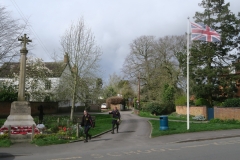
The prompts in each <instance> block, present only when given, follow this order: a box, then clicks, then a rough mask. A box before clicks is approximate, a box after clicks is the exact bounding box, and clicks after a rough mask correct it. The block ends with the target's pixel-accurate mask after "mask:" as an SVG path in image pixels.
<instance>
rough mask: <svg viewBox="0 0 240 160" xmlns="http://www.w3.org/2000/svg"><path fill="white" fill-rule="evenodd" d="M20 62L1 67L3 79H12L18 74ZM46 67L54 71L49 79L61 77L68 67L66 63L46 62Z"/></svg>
mask: <svg viewBox="0 0 240 160" xmlns="http://www.w3.org/2000/svg"><path fill="white" fill-rule="evenodd" d="M19 64H20V63H19V62H6V63H4V64H3V65H2V66H1V67H0V77H1V78H11V77H13V74H14V73H15V74H18V73H19V71H20V67H19ZM44 64H45V67H47V68H48V69H49V70H51V71H52V74H51V75H49V77H60V76H61V74H62V72H63V70H64V69H65V67H66V66H67V64H66V63H64V62H44Z"/></svg>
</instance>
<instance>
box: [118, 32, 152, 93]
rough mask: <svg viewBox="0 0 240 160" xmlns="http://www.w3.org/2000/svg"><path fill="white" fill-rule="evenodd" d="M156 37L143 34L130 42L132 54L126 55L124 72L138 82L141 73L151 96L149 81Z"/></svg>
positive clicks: (142, 80) (143, 83)
mask: <svg viewBox="0 0 240 160" xmlns="http://www.w3.org/2000/svg"><path fill="white" fill-rule="evenodd" d="M153 44H154V37H153V36H141V37H139V38H137V39H135V40H134V41H133V42H132V43H131V44H130V50H131V51H130V54H129V55H128V56H127V57H126V59H125V62H124V65H123V72H124V74H125V75H126V76H127V77H128V78H129V79H131V80H133V82H137V77H138V75H139V74H140V75H141V76H140V77H141V82H142V85H143V86H145V87H146V88H147V89H146V91H147V96H149V94H150V93H149V92H148V91H149V88H148V87H149V85H148V84H149V82H150V78H151V74H152V73H151V71H152V70H151V65H152V62H153V61H154V48H153Z"/></svg>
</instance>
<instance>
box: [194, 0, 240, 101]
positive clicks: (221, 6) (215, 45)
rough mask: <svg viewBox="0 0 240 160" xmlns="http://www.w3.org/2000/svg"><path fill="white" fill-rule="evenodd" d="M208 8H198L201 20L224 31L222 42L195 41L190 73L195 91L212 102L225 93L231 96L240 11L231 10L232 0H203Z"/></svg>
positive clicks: (237, 47) (198, 15)
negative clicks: (201, 11) (228, 0)
mask: <svg viewBox="0 0 240 160" xmlns="http://www.w3.org/2000/svg"><path fill="white" fill-rule="evenodd" d="M200 6H202V7H203V8H204V12H203V13H200V12H196V14H195V16H194V19H195V22H197V23H204V24H205V25H208V26H209V27H211V28H212V29H214V30H215V31H217V32H218V33H219V34H220V35H221V41H220V42H204V41H194V42H193V43H192V46H191V50H190V53H191V57H190V77H191V79H192V80H193V81H194V82H195V84H194V86H193V88H192V89H193V92H194V94H195V95H196V96H197V97H199V98H205V99H207V100H208V102H209V104H210V105H212V102H213V100H214V99H215V98H216V97H217V96H218V95H219V93H221V92H222V93H223V94H225V95H228V96H231V95H230V93H232V92H233V90H232V89H234V88H233V87H229V85H230V83H229V82H231V81H232V80H233V79H232V78H231V77H229V76H227V77H228V78H226V75H229V73H230V70H229V68H230V67H231V63H232V61H233V60H235V59H236V57H237V54H236V52H234V51H236V49H239V40H240V39H239V15H240V14H239V15H238V16H236V15H235V14H233V13H232V12H231V11H230V10H229V6H230V3H227V4H225V2H224V0H202V3H201V4H200Z"/></svg>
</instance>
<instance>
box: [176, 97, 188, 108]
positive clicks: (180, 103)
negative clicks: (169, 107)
mask: <svg viewBox="0 0 240 160" xmlns="http://www.w3.org/2000/svg"><path fill="white" fill-rule="evenodd" d="M175 105H177V106H185V105H187V97H186V96H181V97H179V98H177V99H176V100H175Z"/></svg>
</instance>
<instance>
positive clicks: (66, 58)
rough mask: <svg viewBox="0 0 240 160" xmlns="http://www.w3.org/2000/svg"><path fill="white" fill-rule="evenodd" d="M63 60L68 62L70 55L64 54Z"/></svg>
mask: <svg viewBox="0 0 240 160" xmlns="http://www.w3.org/2000/svg"><path fill="white" fill-rule="evenodd" d="M63 62H64V63H68V55H67V54H65V55H64V60H63Z"/></svg>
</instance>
